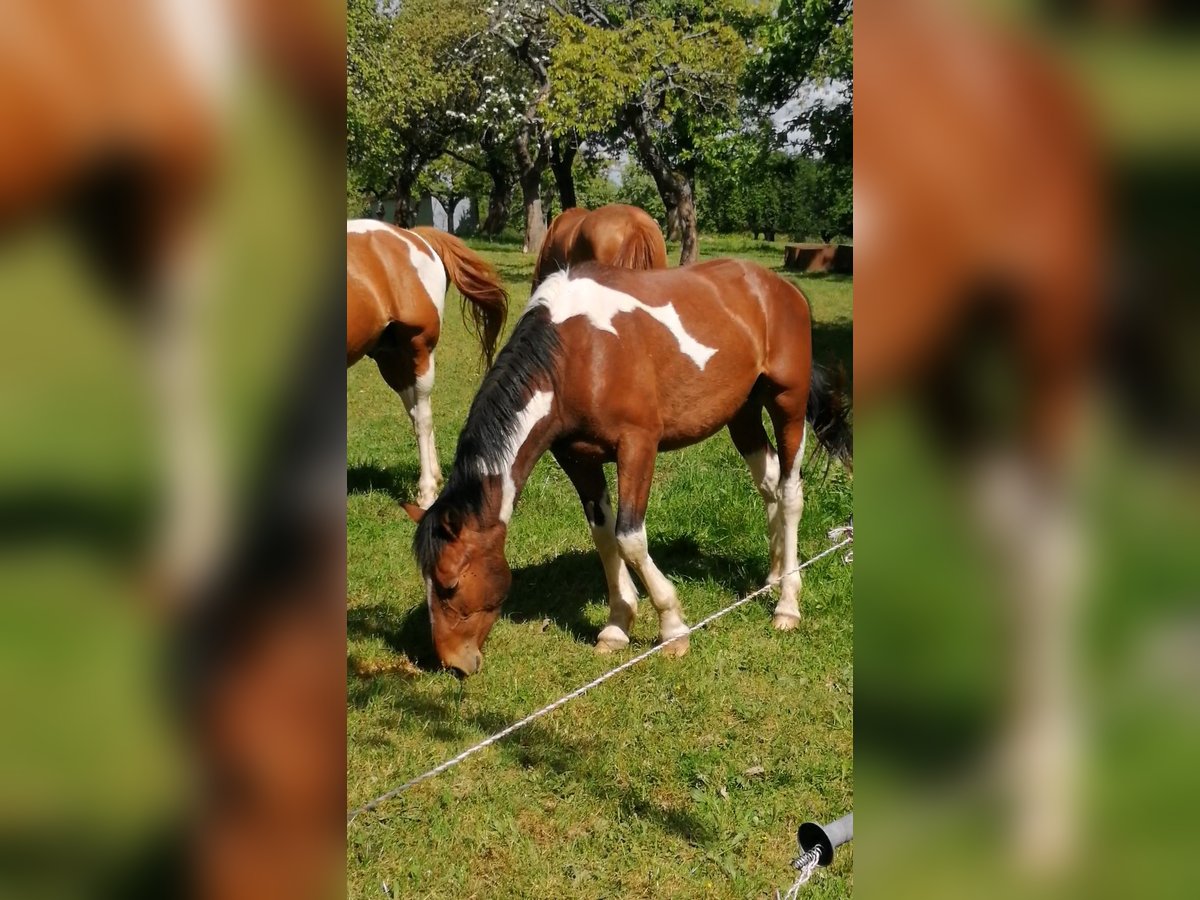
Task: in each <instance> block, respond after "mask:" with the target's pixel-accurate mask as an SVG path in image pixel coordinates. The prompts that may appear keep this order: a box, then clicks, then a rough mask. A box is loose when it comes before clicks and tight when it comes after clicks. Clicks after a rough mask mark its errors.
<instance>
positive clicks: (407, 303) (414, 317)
mask: <svg viewBox="0 0 1200 900" xmlns="http://www.w3.org/2000/svg"><path fill="white" fill-rule="evenodd" d="M364 227H366V228H367V229H368V230H365V231H357V232H356V231H350V230H348V231H347V233H346V355H347V361H348V362H349V363H353V362H354V361H356V360H357V359H359V358H361V357H362V356H364V355H366V354H369V353H371V352H372V351H373V350H375V349H376V348H377V347H378V345H379V343H380V340H381V339H382V337H383V333H384V331H385V330H386V329H388V328H389V327H390V326H392V325H399V326H401V327H402V328H403V330H404V331H405V332H406V333H408V334H409V335H410V337H417V336H421V337H422V338H423V339H424V340H425V341H426V343H427V344H428V345H429V347H430V348H431V349H432V347H433V346H434V345H436V343H437V339H438V336H439V334H440V331H441V308H440V304H439V302H438V301H439V300H442V301H444V298H445V277H444V273H443V276H442V285H441V296H440V297H437V296H434V294H435V293H437V285H436V284H430V283H427V282H430V281H431V279H430V278H429V277H426V278H424V279H423V278H422V273H421V272H419V271H418V267H417V264H414V262H413V253H412V250H411V249H410V247H411V246H416V248H417V249H418V252H421V253H423V254H428V258H429V259H430V260H431V261H432V262H436V263H437V266H438V267H439V268H440V267H441V262H440V261H438V260H437V258H436V256H434V254H433V252H432V250H430V249H429V247H428V246H427V245H426V244H425V243H424V242H423V241H421V240H420V239H419V238H418V237H417V236H416V235H412V234H411V233H409V232H406V231H405V230H404V229H400V228H394V227H393V226H391V225H386V224H385V223H382V222H377V223H373V224H370V225H367V226H364ZM410 242H411V243H410ZM418 260H419V258H418Z"/></svg>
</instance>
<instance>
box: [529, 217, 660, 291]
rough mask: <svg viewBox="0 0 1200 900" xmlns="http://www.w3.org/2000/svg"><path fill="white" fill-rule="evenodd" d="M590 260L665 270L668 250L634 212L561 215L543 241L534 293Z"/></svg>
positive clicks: (652, 227)
mask: <svg viewBox="0 0 1200 900" xmlns="http://www.w3.org/2000/svg"><path fill="white" fill-rule="evenodd" d="M593 260H594V261H595V262H600V263H605V264H606V265H610V266H617V267H618V268H622V269H665V268H666V267H667V245H666V243H665V242H664V241H663V236H662V232H661V231H660V230H659V228H658V223H657V222H655V221H654V219H653V218H651V217H650V215H649V213H647V212H645V211H644V210H641V209H638V208H637V207H636V206H626V205H625V204H623V203H610V204H609V205H608V206H601V207H600V208H599V209H593V210H586V209H580V208H579V207H577V206H576V207H572V208H571V209H566V210H563V212H562V213H561V214H559V215H558V217H556V218H555V220H554V221H553V222H552V223H550V230H549V231H548V232H546V238H545V240H543V241H542V250H541V252H540V253H539V254H538V258H537V263H536V264H535V265H534V267H533V290H535V291H536V290H537V289H538V285H540V284H541V283H542V282H543V281H545V280H546V279H547V278H549V277H550V276H551V275H553V274H554V273H555V272H560V271H562V270H563V269H566V268H567V267H569V266H574V265H577V264H579V263H582V262H588V261H593Z"/></svg>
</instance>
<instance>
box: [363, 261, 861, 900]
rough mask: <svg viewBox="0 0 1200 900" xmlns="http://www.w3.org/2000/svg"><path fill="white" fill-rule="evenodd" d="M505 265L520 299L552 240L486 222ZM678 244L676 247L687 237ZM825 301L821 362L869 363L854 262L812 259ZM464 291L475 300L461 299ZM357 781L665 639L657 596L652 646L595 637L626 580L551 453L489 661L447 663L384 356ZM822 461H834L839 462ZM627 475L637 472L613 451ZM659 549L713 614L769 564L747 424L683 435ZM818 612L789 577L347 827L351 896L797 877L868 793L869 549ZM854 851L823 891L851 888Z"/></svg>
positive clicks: (454, 380)
mask: <svg viewBox="0 0 1200 900" xmlns="http://www.w3.org/2000/svg"><path fill="white" fill-rule="evenodd" d="M474 246H475V247H476V249H478V250H480V251H482V252H483V253H484V254H485V255H486V256H487V257H488V258H489V259H490V260H492V262H493V263H494V264H495V265H496V266H497V267H498V268H499V270H500V272H501V273H502V275H503V277H504V279H505V281H506V283H507V286H508V288H509V290H510V292H511V295H512V303H513V315H512V319H513V320H514V321H515V319H516V317H517V314H519V312H520V310H521V309H522V308H523V306H524V303H525V300H526V298H527V297H528V293H529V278H530V275H531V271H532V260H531V258H530V257H528V256H526V255H523V254H522V253H521V252H520V247H519V246H513V245H510V244H504V243H495V244H491V243H484V242H476V243H475V244H474ZM701 252H702V255H704V256H706V257H707V256H723V255H736V256H744V257H749V258H754V259H757V260H758V261H760V262H763V263H764V264H766V265H768V266H777V265H778V263H779V262H780V260H781V259H782V245H770V244H761V243H759V242H751V241H748V240H741V239H709V240H705V241H704V242H703V243H702V248H701ZM676 254H677V249H676V248H672V255H673V256H674V255H676ZM796 281H797V283H798V284H799V285H800V286H801V287H802V289H803V290H804V291H805V293H806V294H807V295H808V297H809V299H810V302H811V303H812V306H813V311H814V319H815V322H816V324H815V327H814V340H815V343H816V348H817V349H816V353H817V357H818V359H821V360H826V361H829V360H833V359H841V360H842V361H844V362H845V363H846V364H847V367H848V366H849V357H850V346H851V341H850V334H851V331H850V327H851V285H850V282H849V281H847V280H840V279H836V278H797V279H796ZM455 305H456V301H455ZM447 323H448V327H447V329H446V333H445V334H444V336H443V342H442V344H441V346H440V347H439V348H438V382H437V387H436V389H435V393H434V401H433V402H434V422H435V429H436V433H437V438H438V452H439V455H440V458H441V461H442V466H443V469H447V470H448V468H449V464H450V463H451V461H452V460H453V456H454V446H455V440H456V436H457V434H458V431H459V429H460V428H461V426H462V424H463V421H464V418H465V415H466V411H467V408H468V406H469V403H470V400H471V397H472V396H473V394H474V391H475V389H476V387H477V386H478V382H479V377H480V373H479V370H478V368H477V364H476V359H477V357H478V350H477V347H475V346H474V345H473V344H471V343H470V341H469V339H468V337H467V335H466V334H465V332H464V330H463V327H462V323H461V321H460V319H459V317H458V316H457V313H455V314H448V315H447ZM347 415H348V420H349V423H348V432H349V435H348V440H349V443H348V460H347V465H348V472H347V481H348V489H349V497H348V501H347V502H348V525H347V541H348V555H349V578H348V606H349V609H348V613H347V615H348V636H349V648H348V671H349V674H348V703H349V710H348V771H347V790H348V803H349V804H350V806H351V807H356V806H358V805H360V804H361V803H363V802H365V801H366V800H368V799H370V798H371V797H373V796H375V795H377V794H380V793H382V792H383V791H385V790H387V789H389V788H391V787H393V786H395V785H396V784H399V783H401V782H403V781H405V780H407V779H408V778H410V777H412V776H414V775H416V774H419V773H420V772H422V771H424V770H425V769H427V768H429V767H430V766H432V765H434V764H436V763H438V762H441V761H442V760H444V759H446V758H449V757H450V756H453V755H455V754H457V753H458V752H460V751H461V750H462V749H463V748H465V747H466V746H469V745H470V744H473V743H475V742H476V741H478V740H480V739H481V738H483V737H485V736H486V735H488V734H490V733H492V732H494V731H496V730H498V729H500V728H501V727H503V726H504V725H507V724H508V723H510V722H512V721H514V720H516V719H518V718H521V717H522V716H524V715H526V714H528V713H529V712H530V711H532V710H534V709H536V708H538V707H540V706H542V705H544V704H545V703H547V702H549V701H551V700H553V699H556V698H557V697H559V696H561V695H562V694H564V693H566V692H567V691H569V690H571V689H573V688H575V687H577V686H578V685H580V684H582V683H584V682H586V681H588V680H590V679H592V678H594V677H595V676H597V675H599V674H600V673H601V672H603V671H605V670H606V669H608V668H610V667H611V666H612V665H615V664H616V663H617V662H619V661H621V660H624V659H627V658H629V656H631V655H633V654H634V653H636V652H640V651H641V650H643V649H645V648H646V647H648V646H650V645H651V643H652V642H653V640H654V637H655V633H656V622H655V617H654V615H653V613H652V610H651V608H650V606H649V602H648V601H646V600H643V602H642V605H641V615H640V616H639V618H638V621H637V623H636V624H635V627H634V630H633V635H632V637H633V643H632V646H631V647H630V648H629V650H627V651H626V652H624V653H620V654H617V655H615V656H605V657H601V656H597V655H595V654H594V652H593V651H592V643H593V641H594V639H595V636H596V634H597V632H598V631H599V629H600V627H601V626H602V624H603V623H604V621H605V619H606V617H607V605H606V600H605V591H604V579H603V574H602V571H601V568H600V563H599V560H598V559H597V558H596V556H595V553H594V551H593V548H592V545H591V540H590V537H589V534H588V530H587V528H586V525H585V523H584V519H583V515H582V512H581V510H580V508H579V504H578V501H577V499H576V497H575V493H574V491H573V489H572V488H571V486H570V484H569V482H568V481H567V479H566V477H565V476H564V475H563V473H562V472H561V471H560V470H559V469H558V468H557V466H556V465H555V464H554V462H553V460H552V459H550V458H549V457H548V456H547V457H546V458H544V459H543V460H542V461H541V462H540V463H539V465H538V467H537V468H536V470H535V471H534V474H533V476H532V477H531V478H530V480H529V483H528V485H527V486H526V489H525V492H524V495H523V497H522V499H521V502H520V503H519V504H518V506H517V511H516V514H515V515H514V517H513V521H512V525H511V529H510V532H509V542H508V553H509V561H510V563H511V565H512V568H513V571H514V581H513V588H512V593H511V595H510V597H509V599H508V601H507V603H506V605H505V609H504V613H503V615H502V617H501V619H500V621H499V622H498V623H497V625H496V627H495V629H494V631H493V632H492V635H491V637H490V639H489V642H488V644H487V648H486V663H485V665H484V669H483V672H482V674H480V675H479V676H477V677H475V678H473V679H471V680H469V681H467V682H465V683H460V682H458V681H457V680H455V679H454V678H453V677H451V676H450V675H448V674H442V673H437V672H433V671H430V670H429V669H428V668H426V666H427V664H428V659H429V656H430V648H429V637H428V630H429V628H428V619H427V615H428V614H427V613H426V611H425V607H424V595H423V588H422V585H421V582H420V578H419V576H418V574H417V571H416V568H415V565H414V563H413V561H412V555H411V552H410V542H411V539H412V534H413V526H412V525H411V523H410V522H409V520H408V518H407V516H406V515H405V514H404V512H403V510H402V509H401V508H400V506H399V504H398V502H397V501H399V500H408V499H411V498H412V497H413V495H414V493H415V484H416V476H417V456H416V445H415V441H414V438H413V434H412V429H411V427H410V425H409V422H408V419H407V416H406V415H405V413H404V411H403V409H402V408H401V406H400V403H399V400H398V398H396V397H395V395H394V394H392V392H391V391H390V390H389V389H388V388H387V387H386V386H385V385H384V384H383V382H382V380H381V379H380V378H379V376H378V373H377V372H376V371H375V369H374V366H373V365H371V364H370V363H367V364H364V365H359V366H357V367H356V368H354V369H352V370H351V371H350V372H349V374H348V384H347ZM817 474H818V476H819V473H817ZM609 481H610V485H611V484H613V483H615V478H614V476H613V473H612V472H610V477H609ZM806 501H807V503H806V508H805V514H804V518H803V522H802V525H801V542H800V548H801V555H802V557H807V556H810V555H813V554H815V553H817V552H819V551H820V550H821V549H823V548H824V547H826V546H827V544H828V542H827V540H826V538H825V532H826V531H827V530H828V529H829V528H830V527H832V526H834V525H836V524H840V523H842V522H844V521H845V519H846V517H847V516H848V515H849V512H850V504H851V482H850V480H849V479H848V477H847V476H846V475H845V473H844V472H842V471H841V470H840V469H836V470H834V471H831V472H830V474H829V476H828V478H827V479H825V480H824V481H821V480H820V478H819V477H814V478H812V479H811V480H810V481H809V483H808V490H807V491H806ZM647 531H648V533H649V536H650V542H651V552H652V554H653V555H654V558H655V560H656V561H657V562H658V564H659V566H660V567H661V568H662V569H663V571H664V572H665V573H666V574H667V575H668V577H670V578H672V580H673V581H674V582H675V584H676V585H677V587H678V589H679V592H680V599H681V601H682V603H683V607H684V612H685V615H686V617H687V619H688V620H689V621H691V622H695V621H697V620H698V619H700V618H702V617H703V616H705V615H707V614H709V613H711V612H713V611H715V610H717V609H719V608H721V607H723V606H725V605H727V604H728V603H729V602H730V601H731V600H733V599H734V598H736V597H738V596H741V595H743V594H745V593H747V592H749V591H750V590H753V589H754V588H755V587H757V586H758V585H760V584H761V583H762V580H763V579H764V577H765V574H766V570H767V540H766V528H765V521H764V514H763V509H762V504H761V501H760V500H759V497H758V494H757V492H756V491H755V490H754V488H753V486H752V484H751V482H750V478H749V475H748V473H747V471H746V467H745V465H744V463H743V462H742V460H741V458H740V457H739V456H738V455H737V453H736V451H735V450H734V449H733V446H732V444H731V442H730V441H729V438H728V437H727V436H726V435H725V434H721V435H717V436H716V437H714V438H712V439H711V440H709V441H708V442H706V443H704V444H702V445H700V446H697V447H693V448H689V449H687V450H684V451H680V452H677V453H672V454H666V455H663V456H661V457H659V463H658V467H657V471H656V475H655V483H654V490H653V493H652V495H651V501H650V509H649V512H648V515H647ZM806 575H807V577H806V578H805V588H804V594H803V597H802V608H803V611H804V616H805V618H804V621H803V623H802V625H801V627H800V628H799V629H798V630H797V631H795V632H791V633H787V634H783V633H778V632H775V631H773V630H772V629H771V627H770V609H771V605H772V604H773V602H774V600H773V599H772V598H763V600H762V602H759V603H751V604H747V606H746V607H743V608H742V609H740V610H738V611H736V612H734V613H732V614H731V615H729V616H728V617H726V618H724V619H722V620H721V621H720V622H718V623H716V624H715V625H714V626H713V628H712V630H711V631H708V632H706V633H701V634H699V635H696V636H694V637H693V638H692V643H691V652H690V653H689V654H688V655H687V656H686V657H684V658H683V659H680V660H669V659H663V658H661V657H659V656H656V657H653V658H651V659H650V660H648V661H646V662H645V663H643V664H642V665H640V666H639V667H637V668H635V669H633V670H631V671H629V672H627V673H624V674H622V675H620V676H618V677H617V678H616V679H614V680H613V681H611V682H609V683H607V684H605V685H602V686H601V687H600V688H598V689H596V690H594V691H593V692H591V693H589V694H588V695H587V696H585V697H583V698H581V699H579V700H576V701H573V702H572V703H570V704H568V705H567V706H566V707H564V708H563V709H561V710H558V711H556V712H555V713H553V714H551V715H550V716H548V717H546V718H544V719H541V720H539V721H538V722H536V723H534V724H533V725H532V726H529V727H528V728H525V729H523V730H522V731H520V732H518V733H517V734H516V735H514V736H512V737H510V738H508V739H506V740H505V741H503V742H502V743H501V744H500V745H498V746H496V747H492V748H489V749H488V750H486V751H484V752H482V753H480V754H479V755H477V756H475V757H473V758H471V759H470V760H468V761H467V762H465V763H463V764H462V765H460V766H458V767H456V768H454V769H452V770H450V771H449V772H446V773H444V774H442V775H440V776H438V777H437V778H435V779H433V780H431V781H429V782H426V783H424V784H422V785H420V786H418V787H417V788H415V789H413V790H412V791H410V792H408V793H407V794H405V795H403V796H401V797H399V798H397V799H395V800H393V801H391V802H390V803H388V804H385V805H384V806H383V807H382V808H380V809H379V810H378V811H377V812H376V813H372V814H367V815H365V816H363V817H360V818H359V819H358V820H357V821H356V822H355V823H354V824H353V825H352V826H351V827H350V829H349V833H348V860H347V877H348V890H349V895H350V896H351V897H379V896H381V895H382V896H390V897H421V898H435V897H454V898H468V897H539V896H540V897H608V898H624V897H766V896H774V894H773V892H774V890H775V888H777V887H778V888H786V886H787V885H789V884H790V882H791V878H790V869H789V868H788V863H789V861H790V860H791V859H792V858H793V856H794V855H795V831H796V827H797V825H798V824H799V823H800V822H802V821H804V820H806V819H815V820H818V821H827V820H830V819H832V818H835V817H836V816H838V815H840V814H842V813H844V812H845V811H847V810H849V809H850V808H851V807H852V806H853V780H852V758H851V751H852V715H851V711H852V705H853V691H854V677H853V671H852V647H853V633H852V612H851V611H852V607H851V575H850V570H849V569H848V568H846V567H845V566H843V565H842V564H841V563H840V562H833V561H822V562H820V563H817V564H816V565H815V566H813V567H812V569H810V570H808V571H807V572H806ZM851 869H852V854H851V853H850V852H843V853H842V854H841V855H840V857H839V859H838V861H837V862H836V863H835V864H834V866H833V867H832V868H831V869H829V870H825V871H823V872H822V873H821V874H820V875H819V876H818V877H816V878H815V879H814V881H813V882H812V883H811V885H810V887H809V888H808V889H806V896H808V897H814V898H816V897H845V896H848V895H849V894H850V893H851V886H852V875H851Z"/></svg>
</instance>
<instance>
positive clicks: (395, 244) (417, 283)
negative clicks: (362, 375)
mask: <svg viewBox="0 0 1200 900" xmlns="http://www.w3.org/2000/svg"><path fill="white" fill-rule="evenodd" d="M448 282H453V284H454V286H455V287H457V288H458V290H459V293H461V294H462V309H463V320H464V321H467V313H468V309H469V311H470V315H471V320H470V323H469V325H468V327H473V330H474V331H475V334H476V336H477V337H478V338H479V343H480V347H481V348H482V351H483V359H484V363H485V364H486V365H488V366H490V365H491V364H492V357H493V355H494V354H495V352H496V341H497V339H499V337H500V332H501V330H503V328H504V320H505V318H506V317H507V314H508V294H507V293H505V290H504V287H503V285H501V283H500V277H499V276H498V275H497V274H496V270H495V269H493V268H492V266H491V265H490V264H489V263H488V262H487V261H486V260H485V259H483V257H481V256H479V255H478V254H477V253H474V252H473V251H472V250H471V249H470V248H469V247H467V245H466V244H464V243H463V242H462V241H460V240H459V239H458V238H456V237H454V235H452V234H447V233H446V232H444V231H438V230H437V229H436V228H422V227H418V228H412V229H403V228H397V227H395V226H393V225H388V224H386V223H384V222H379V221H376V220H374V219H355V220H352V221H349V222H347V223H346V365H347V366H352V365H354V364H355V363H356V362H358V361H359V360H360V359H362V358H363V357H364V356H370V357H371V358H372V359H374V360H375V365H376V366H378V367H379V374H380V375H382V376H383V380H384V381H386V382H387V383H388V385H389V386H390V387H391V388H392V390H394V391H395V392H396V393H397V394H399V395H400V399H401V400H402V401H404V408H405V409H407V410H408V415H409V418H411V419H412V423H413V430H415V431H416V433H417V447H418V452H419V454H420V458H421V476H420V480H419V481H418V483H417V498H418V502H419V503H420V504H421V506H423V507H424V506H429V504H431V503H432V502H433V499H434V497H436V496H437V487H438V485H439V484H440V483H441V480H442V470H441V466H439V465H438V458H437V449H436V448H435V446H434V439H433V412H432V410H431V408H430V404H429V396H430V394H431V393H433V372H434V364H433V352H434V349H435V348H436V347H437V343H438V338H439V337H441V333H442V312H443V309H444V308H445V304H446V289H447V287H448ZM468 304H469V306H468Z"/></svg>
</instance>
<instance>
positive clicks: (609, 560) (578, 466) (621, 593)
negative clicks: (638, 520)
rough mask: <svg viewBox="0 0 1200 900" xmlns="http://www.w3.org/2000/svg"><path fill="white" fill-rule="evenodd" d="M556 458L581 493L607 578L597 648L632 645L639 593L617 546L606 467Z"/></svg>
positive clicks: (608, 650)
mask: <svg viewBox="0 0 1200 900" xmlns="http://www.w3.org/2000/svg"><path fill="white" fill-rule="evenodd" d="M554 458H555V459H556V460H558V464H559V465H560V466H562V469H563V471H564V472H566V473H567V477H568V478H570V479H571V483H572V484H573V485H575V490H576V492H578V494H579V502H580V503H582V504H583V514H584V516H585V517H587V521H588V526H589V527H590V528H591V531H592V541H593V542H594V543H595V545H596V552H597V553H599V554H600V562H601V563H602V564H603V566H604V578H605V580H606V581H607V582H608V623H607V624H606V625H605V626H604V628H603V629H601V631H600V635H599V637H598V638H597V639H596V652H597V653H612V652H613V651H615V650H623V649H624V648H625V647H627V646H629V629H630V628H631V627H632V625H633V620H634V617H636V616H637V605H638V595H637V588H636V587H634V585H633V578H632V577H631V576H630V574H629V569H628V568H626V566H625V561H624V560H623V559H622V558H621V553H620V550H619V548H618V547H617V518H616V516H615V515H614V514H613V510H612V506H611V504H610V503H609V501H608V482H607V481H606V480H605V478H604V467H603V466H602V465H601V464H600V463H598V462H590V461H581V460H578V459H573V458H571V457H570V456H569V455H567V454H559V453H555V455H554Z"/></svg>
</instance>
